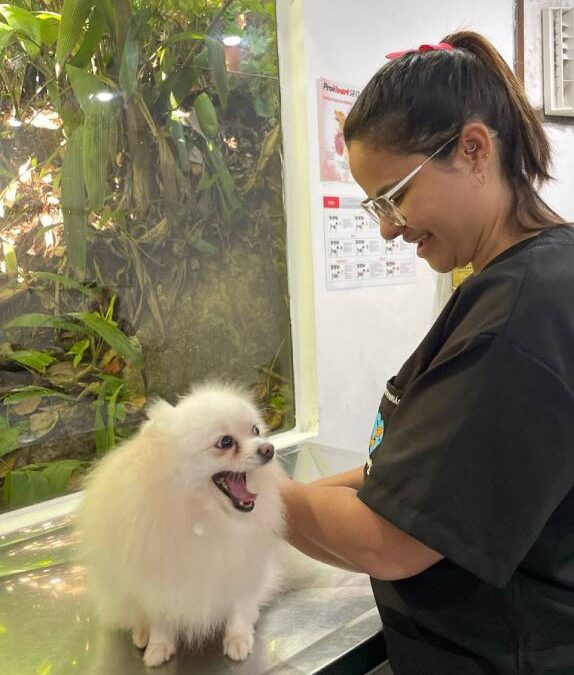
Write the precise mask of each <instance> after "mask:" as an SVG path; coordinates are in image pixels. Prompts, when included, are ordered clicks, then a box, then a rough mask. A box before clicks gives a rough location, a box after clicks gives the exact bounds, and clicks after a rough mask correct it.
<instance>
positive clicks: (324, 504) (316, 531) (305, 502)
mask: <svg viewBox="0 0 574 675" xmlns="http://www.w3.org/2000/svg"><path fill="white" fill-rule="evenodd" d="M282 496H283V501H284V504H285V508H286V512H287V525H288V534H287V539H288V540H289V542H290V543H292V544H293V545H294V546H295V547H296V548H298V549H299V550H300V551H302V552H303V553H306V554H307V555H309V556H311V557H312V558H316V559H317V560H320V561H322V562H325V563H328V564H331V565H336V566H337V567H343V568H344V569H349V570H353V571H357V572H363V573H365V574H368V575H370V576H371V577H375V578H378V579H384V580H397V579H406V578H408V577H411V576H414V575H415V574H419V573H420V572H422V571H424V570H425V569H427V568H428V567H430V566H431V565H434V563H436V562H438V561H439V560H441V559H442V558H443V556H442V555H441V554H440V553H438V552H437V551H433V550H432V549H430V548H429V547H428V546H426V545H425V544H423V543H422V542H420V541H418V540H417V539H414V538H413V537H411V536H410V535H408V534H406V533H405V532H403V531H402V530H400V529H399V528H398V527H395V526H394V525H393V524H392V523H390V522H389V521H388V520H385V519H384V518H382V517H381V516H379V515H377V514H376V513H375V512H374V511H372V510H371V509H370V508H369V507H368V506H366V505H365V504H364V503H363V502H362V501H361V500H360V499H359V498H358V497H357V492H356V490H354V489H352V488H349V487H337V486H325V485H324V484H323V485H317V484H314V483H311V484H310V485H304V484H303V483H297V482H296V481H286V482H285V483H284V485H283V488H282Z"/></svg>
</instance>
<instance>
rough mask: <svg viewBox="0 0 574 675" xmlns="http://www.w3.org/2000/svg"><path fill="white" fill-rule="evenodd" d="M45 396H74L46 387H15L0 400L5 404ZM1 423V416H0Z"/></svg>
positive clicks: (67, 398)
mask: <svg viewBox="0 0 574 675" xmlns="http://www.w3.org/2000/svg"><path fill="white" fill-rule="evenodd" d="M39 396H40V397H42V398H44V397H46V398H60V399H62V400H64V401H73V400H74V397H73V396H70V395H69V394H64V393H63V392H61V391H58V390H57V389H50V388H48V387H34V386H29V387H19V388H17V389H12V390H11V392H10V394H8V396H4V398H3V399H2V402H3V403H4V404H5V405H12V404H13V403H18V402H19V401H26V400H28V399H30V398H37V397H39ZM0 424H1V418H0Z"/></svg>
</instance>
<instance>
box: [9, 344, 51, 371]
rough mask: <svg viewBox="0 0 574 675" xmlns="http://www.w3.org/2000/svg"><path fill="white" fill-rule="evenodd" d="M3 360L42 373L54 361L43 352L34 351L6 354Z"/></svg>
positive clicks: (27, 350) (23, 350) (24, 350)
mask: <svg viewBox="0 0 574 675" xmlns="http://www.w3.org/2000/svg"><path fill="white" fill-rule="evenodd" d="M3 356H4V358H6V359H8V360H9V361H15V362H16V363H19V364H21V365H23V366H25V367H26V368H30V369H31V370H36V371H38V372H39V373H43V372H44V371H45V370H46V368H47V367H48V366H49V365H51V364H52V363H54V361H56V359H55V358H54V357H53V356H50V355H49V354H46V353H45V352H39V351H36V350H34V349H22V350H19V351H14V352H6V353H4V354H3Z"/></svg>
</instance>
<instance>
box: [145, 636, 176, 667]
mask: <svg viewBox="0 0 574 675" xmlns="http://www.w3.org/2000/svg"><path fill="white" fill-rule="evenodd" d="M174 654H175V645H173V644H171V643H169V642H150V643H149V644H148V646H147V647H146V650H145V652H144V657H143V661H144V663H145V665H146V666H148V667H151V668H153V667H154V666H161V664H162V663H165V662H166V661H169V660H170V659H171V657H172V656H173V655H174Z"/></svg>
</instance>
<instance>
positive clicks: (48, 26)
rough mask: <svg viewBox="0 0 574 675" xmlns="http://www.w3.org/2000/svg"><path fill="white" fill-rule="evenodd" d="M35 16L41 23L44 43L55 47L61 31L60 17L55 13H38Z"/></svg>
mask: <svg viewBox="0 0 574 675" xmlns="http://www.w3.org/2000/svg"><path fill="white" fill-rule="evenodd" d="M35 16H36V19H38V21H39V22H40V34H41V36H42V42H43V43H44V44H45V45H48V46H51V45H53V44H54V43H55V42H56V40H57V39H58V33H59V31H60V15H59V14H56V13H55V12H36V14H35Z"/></svg>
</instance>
